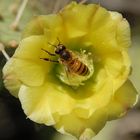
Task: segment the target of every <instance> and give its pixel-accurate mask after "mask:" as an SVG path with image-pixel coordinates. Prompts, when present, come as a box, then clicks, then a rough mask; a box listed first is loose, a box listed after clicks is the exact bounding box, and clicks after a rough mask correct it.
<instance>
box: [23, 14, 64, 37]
mask: <svg viewBox="0 0 140 140" xmlns="http://www.w3.org/2000/svg"><path fill="white" fill-rule="evenodd" d="M61 23H62V22H61V18H60V17H59V16H58V15H56V14H50V15H47V16H45V15H41V16H37V17H35V18H34V19H32V21H30V22H29V23H28V24H27V26H26V27H25V29H24V32H23V34H22V36H23V38H26V37H29V36H32V35H44V33H45V29H47V30H50V31H51V32H57V31H59V30H61V25H60V24H61ZM48 37H49V36H48Z"/></svg>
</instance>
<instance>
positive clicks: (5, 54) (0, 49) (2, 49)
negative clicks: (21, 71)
mask: <svg viewBox="0 0 140 140" xmlns="http://www.w3.org/2000/svg"><path fill="white" fill-rule="evenodd" d="M4 48H5V47H4V45H3V44H2V43H0V51H1V52H2V54H3V55H4V57H5V58H6V60H7V61H8V60H9V59H10V56H9V55H8V54H7V52H6V51H5V49H4Z"/></svg>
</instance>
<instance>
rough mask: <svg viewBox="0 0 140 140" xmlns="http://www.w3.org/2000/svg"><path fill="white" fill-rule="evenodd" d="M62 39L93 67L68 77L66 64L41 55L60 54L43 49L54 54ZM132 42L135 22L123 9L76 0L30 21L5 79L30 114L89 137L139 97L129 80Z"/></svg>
mask: <svg viewBox="0 0 140 140" xmlns="http://www.w3.org/2000/svg"><path fill="white" fill-rule="evenodd" d="M58 39H59V40H60V42H61V44H63V45H64V46H65V47H66V48H67V49H68V50H70V51H71V52H73V53H74V54H75V56H76V57H77V58H78V59H79V61H80V62H82V63H84V64H85V65H86V66H87V67H88V69H89V71H90V74H89V75H85V76H81V75H78V74H70V76H67V72H68V71H66V70H65V67H66V66H65V65H64V64H61V63H53V62H49V61H44V60H42V59H40V58H48V59H53V60H55V61H57V60H58V59H59V56H50V55H49V54H48V53H46V52H45V51H42V49H44V50H47V51H49V52H51V53H54V52H55V47H54V45H55V46H57V45H58ZM51 44H52V45H51ZM130 45H131V38H130V27H129V24H128V22H127V20H126V19H125V18H123V17H122V15H121V14H120V13H117V12H113V11H108V10H106V9H105V8H103V7H101V6H100V5H96V4H87V5H85V4H77V3H76V2H72V3H70V4H68V5H67V6H66V7H64V8H63V9H62V10H61V11H60V12H58V13H57V14H50V15H41V16H38V17H35V18H34V19H33V20H32V21H31V22H29V24H28V25H27V26H26V27H25V30H24V31H23V36H22V40H21V41H20V44H19V47H18V48H17V49H16V51H15V53H14V55H13V56H12V57H11V59H10V60H9V61H8V62H7V63H6V65H5V67H4V69H3V75H4V83H5V86H6V88H7V89H8V90H9V91H10V92H11V93H12V95H14V96H15V97H18V98H19V100H20V102H21V105H22V108H23V110H24V112H25V114H26V115H27V117H28V118H29V119H31V120H33V121H34V122H37V123H40V124H45V125H48V126H50V125H51V126H53V127H54V128H56V129H57V130H58V131H59V132H61V133H63V134H70V135H73V136H75V137H77V138H79V139H80V140H85V139H90V138H91V137H93V136H94V135H96V134H97V133H98V132H99V131H100V130H101V129H102V128H103V127H104V125H105V124H106V122H107V121H110V120H113V119H117V118H119V117H121V116H123V115H124V114H125V113H126V111H127V110H128V109H129V108H131V107H132V106H133V105H134V104H135V102H136V98H137V92H136V89H135V88H134V86H133V84H132V83H131V81H130V80H129V79H128V76H129V74H130V68H131V62H130V59H129V56H128V53H127V50H128V47H129V46H130ZM69 73H70V72H69ZM14 85H15V86H14Z"/></svg>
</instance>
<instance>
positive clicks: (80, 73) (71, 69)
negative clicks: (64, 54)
mask: <svg viewBox="0 0 140 140" xmlns="http://www.w3.org/2000/svg"><path fill="white" fill-rule="evenodd" d="M74 54H75V57H74V58H73V59H72V60H71V61H72V63H69V64H67V65H66V66H65V65H63V64H62V65H59V74H58V77H59V79H60V80H61V81H62V82H63V83H65V84H67V85H69V86H75V87H78V86H80V85H84V82H85V81H86V80H88V79H89V78H90V77H91V76H92V75H93V73H94V66H93V59H92V56H91V53H90V52H88V53H87V52H86V51H85V50H81V52H80V53H79V52H74Z"/></svg>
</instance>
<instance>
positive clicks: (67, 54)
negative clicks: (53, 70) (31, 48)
mask: <svg viewBox="0 0 140 140" xmlns="http://www.w3.org/2000/svg"><path fill="white" fill-rule="evenodd" d="M49 44H50V43H49ZM50 45H52V46H54V47H55V53H51V52H49V51H47V50H44V49H42V50H43V51H45V52H46V53H48V54H49V55H51V56H57V55H58V56H59V59H58V60H51V59H49V58H40V59H43V60H45V61H50V62H56V63H60V64H62V65H64V66H65V67H66V70H67V71H66V72H69V73H71V74H77V75H79V76H86V75H88V74H89V68H88V67H87V66H86V65H85V64H84V63H83V62H82V61H80V60H79V59H78V57H76V54H75V53H74V52H72V51H71V50H69V49H67V48H66V46H64V45H63V44H61V43H60V41H59V43H58V45H53V44H50Z"/></svg>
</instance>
